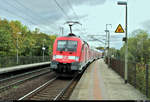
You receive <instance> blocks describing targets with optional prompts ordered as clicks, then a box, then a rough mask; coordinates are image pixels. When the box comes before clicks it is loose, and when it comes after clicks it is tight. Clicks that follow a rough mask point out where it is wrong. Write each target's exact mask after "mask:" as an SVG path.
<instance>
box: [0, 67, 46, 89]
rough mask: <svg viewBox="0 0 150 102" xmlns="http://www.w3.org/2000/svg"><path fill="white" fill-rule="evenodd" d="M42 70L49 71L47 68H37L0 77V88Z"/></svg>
mask: <svg viewBox="0 0 150 102" xmlns="http://www.w3.org/2000/svg"><path fill="white" fill-rule="evenodd" d="M43 72H49V68H44V69H38V70H34V71H31V72H27V73H23V74H18V75H15V76H12V77H8V78H5V79H1V80H0V89H1V87H4V86H6V85H9V84H12V83H15V82H17V81H19V80H22V79H25V78H29V77H32V76H33V75H38V74H40V73H43Z"/></svg>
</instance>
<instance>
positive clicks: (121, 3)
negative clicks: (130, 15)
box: [118, 1, 128, 84]
mask: <svg viewBox="0 0 150 102" xmlns="http://www.w3.org/2000/svg"><path fill="white" fill-rule="evenodd" d="M118 5H125V7H126V9H125V38H124V41H125V73H124V79H125V84H126V83H127V82H128V38H127V34H128V33H127V25H128V24H127V2H125V1H118Z"/></svg>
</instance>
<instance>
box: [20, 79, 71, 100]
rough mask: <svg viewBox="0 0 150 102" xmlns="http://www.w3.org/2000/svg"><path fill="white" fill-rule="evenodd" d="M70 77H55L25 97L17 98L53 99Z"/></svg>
mask: <svg viewBox="0 0 150 102" xmlns="http://www.w3.org/2000/svg"><path fill="white" fill-rule="evenodd" d="M70 81H71V79H68V78H67V79H66V78H64V79H57V78H56V80H54V81H52V82H50V83H48V84H47V85H46V86H44V87H42V88H41V89H39V90H37V89H35V90H37V91H35V92H33V93H32V94H30V95H29V96H27V97H25V98H20V99H19V100H22V99H23V100H53V99H54V98H55V97H56V96H57V95H58V94H59V93H60V92H61V91H62V90H63V89H64V88H66V86H68V84H69V83H70Z"/></svg>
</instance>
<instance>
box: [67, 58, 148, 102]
mask: <svg viewBox="0 0 150 102" xmlns="http://www.w3.org/2000/svg"><path fill="white" fill-rule="evenodd" d="M69 100H147V98H146V96H145V95H143V94H142V93H140V91H138V90H137V89H135V88H134V87H133V86H131V85H130V84H125V83H124V80H123V79H122V78H121V77H120V76H119V75H118V74H117V73H116V72H115V71H113V70H112V69H111V68H108V67H107V65H106V64H105V62H104V61H103V59H99V60H97V61H94V62H93V63H92V64H90V65H89V67H88V68H87V69H86V70H85V73H84V74H83V76H82V77H81V79H80V80H79V82H78V84H77V86H76V87H75V89H74V91H73V92H72V94H71V96H70V99H69Z"/></svg>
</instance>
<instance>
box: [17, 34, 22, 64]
mask: <svg viewBox="0 0 150 102" xmlns="http://www.w3.org/2000/svg"><path fill="white" fill-rule="evenodd" d="M18 34H21V32H19V33H18ZM16 47H17V53H16V58H17V64H19V57H18V52H19V49H18V48H19V47H18V35H17V41H16Z"/></svg>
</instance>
